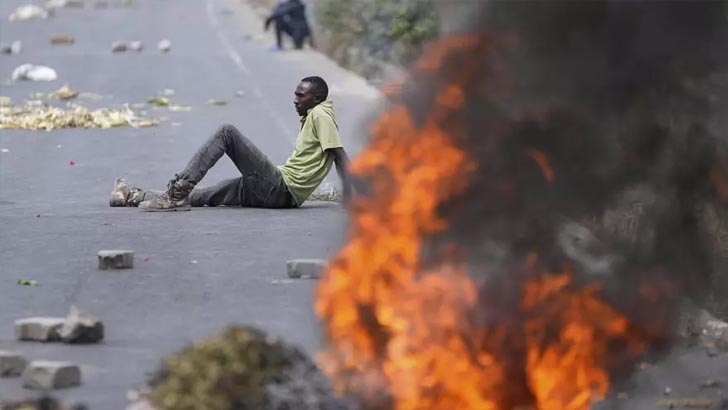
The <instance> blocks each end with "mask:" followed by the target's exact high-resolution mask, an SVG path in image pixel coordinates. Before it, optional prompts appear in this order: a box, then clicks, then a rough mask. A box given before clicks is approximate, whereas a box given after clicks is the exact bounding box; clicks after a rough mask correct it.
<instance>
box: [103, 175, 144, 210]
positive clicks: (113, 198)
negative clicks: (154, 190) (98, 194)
mask: <svg viewBox="0 0 728 410" xmlns="http://www.w3.org/2000/svg"><path fill="white" fill-rule="evenodd" d="M144 197H145V192H144V191H143V190H142V189H141V188H130V187H129V183H128V182H126V179H124V178H117V179H116V183H115V184H114V190H113V191H111V195H109V206H112V207H124V206H139V204H140V203H141V202H142V201H144Z"/></svg>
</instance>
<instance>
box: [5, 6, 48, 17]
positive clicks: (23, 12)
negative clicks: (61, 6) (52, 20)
mask: <svg viewBox="0 0 728 410" xmlns="http://www.w3.org/2000/svg"><path fill="white" fill-rule="evenodd" d="M48 16H49V14H48V12H47V11H46V10H45V9H44V8H43V7H39V6H36V5H34V4H25V5H23V6H20V7H18V8H16V9H15V11H13V12H12V13H11V14H10V16H9V17H8V20H10V21H29V20H38V19H39V20H43V19H47V18H48Z"/></svg>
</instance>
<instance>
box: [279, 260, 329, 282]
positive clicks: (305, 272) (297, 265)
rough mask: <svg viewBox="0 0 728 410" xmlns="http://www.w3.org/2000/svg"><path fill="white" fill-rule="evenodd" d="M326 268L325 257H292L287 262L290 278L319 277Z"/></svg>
mask: <svg viewBox="0 0 728 410" xmlns="http://www.w3.org/2000/svg"><path fill="white" fill-rule="evenodd" d="M324 268H326V261H325V260H323V259H291V260H289V261H288V262H287V263H286V269H287V271H288V277H289V278H294V279H298V278H312V279H317V278H319V277H320V276H321V272H322V271H323V270H324Z"/></svg>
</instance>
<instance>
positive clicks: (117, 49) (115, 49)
mask: <svg viewBox="0 0 728 410" xmlns="http://www.w3.org/2000/svg"><path fill="white" fill-rule="evenodd" d="M127 49H128V46H127V45H126V43H124V42H122V41H115V42H113V43H111V52H112V53H124V52H126V50H127Z"/></svg>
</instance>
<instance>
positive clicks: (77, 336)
mask: <svg viewBox="0 0 728 410" xmlns="http://www.w3.org/2000/svg"><path fill="white" fill-rule="evenodd" d="M60 336H61V340H63V342H65V343H98V342H100V341H101V340H103V339H104V324H103V323H102V322H101V321H100V320H99V319H97V318H95V317H93V316H91V315H89V314H87V313H85V312H82V311H81V310H79V309H78V308H77V307H76V306H71V310H70V312H69V313H68V317H66V321H65V322H64V323H63V327H62V328H61V330H60Z"/></svg>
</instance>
